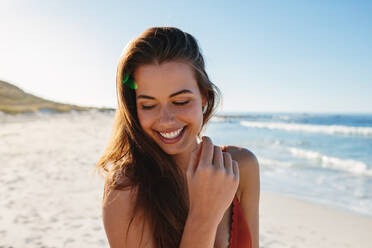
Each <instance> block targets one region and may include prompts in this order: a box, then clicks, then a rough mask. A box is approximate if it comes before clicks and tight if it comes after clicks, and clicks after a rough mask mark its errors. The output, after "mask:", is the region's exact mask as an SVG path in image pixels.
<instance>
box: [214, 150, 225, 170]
mask: <svg viewBox="0 0 372 248" xmlns="http://www.w3.org/2000/svg"><path fill="white" fill-rule="evenodd" d="M223 164H224V162H223V155H222V150H221V147H219V146H214V151H213V166H214V167H215V168H216V169H218V168H220V169H223V168H224V166H223Z"/></svg>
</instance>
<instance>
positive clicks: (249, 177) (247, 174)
mask: <svg viewBox="0 0 372 248" xmlns="http://www.w3.org/2000/svg"><path fill="white" fill-rule="evenodd" d="M225 147H226V152H228V153H230V154H231V158H232V159H233V160H236V161H237V162H238V164H239V175H240V180H239V187H238V192H237V193H238V199H239V200H240V199H241V195H242V192H244V191H247V190H252V189H247V187H249V182H253V181H257V180H259V164H258V160H257V157H256V155H255V154H254V153H253V152H252V151H250V150H249V149H247V148H244V147H239V146H225ZM253 190H254V189H253ZM256 190H259V189H256Z"/></svg>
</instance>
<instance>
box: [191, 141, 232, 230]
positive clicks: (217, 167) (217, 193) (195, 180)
mask: <svg viewBox="0 0 372 248" xmlns="http://www.w3.org/2000/svg"><path fill="white" fill-rule="evenodd" d="M202 139H203V141H202V142H201V143H200V144H199V145H198V148H197V149H196V150H195V151H193V152H192V154H191V157H190V162H189V164H188V169H187V173H186V174H187V185H188V190H189V203H190V206H189V215H192V216H196V217H197V218H201V219H203V220H206V221H216V222H217V224H218V223H219V222H220V221H221V219H222V217H223V215H224V213H225V211H226V209H227V208H228V207H229V206H230V204H231V202H232V200H233V198H234V195H235V193H236V191H237V189H238V186H239V167H238V163H237V162H236V161H235V160H232V159H231V155H230V153H228V152H222V150H221V148H220V147H219V146H215V145H213V143H212V141H211V139H210V138H209V137H207V136H203V138H202Z"/></svg>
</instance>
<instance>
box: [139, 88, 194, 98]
mask: <svg viewBox="0 0 372 248" xmlns="http://www.w3.org/2000/svg"><path fill="white" fill-rule="evenodd" d="M185 93H191V94H194V93H193V92H192V91H191V90H186V89H184V90H180V91H177V92H175V93H172V94H170V95H169V98H171V97H174V96H177V95H179V94H185ZM137 98H138V99H140V98H145V99H155V97H152V96H146V95H139V96H138V97H137Z"/></svg>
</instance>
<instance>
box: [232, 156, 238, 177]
mask: <svg viewBox="0 0 372 248" xmlns="http://www.w3.org/2000/svg"><path fill="white" fill-rule="evenodd" d="M232 168H233V173H234V176H235V179H236V180H238V181H239V164H238V161H236V160H233V161H232Z"/></svg>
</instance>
